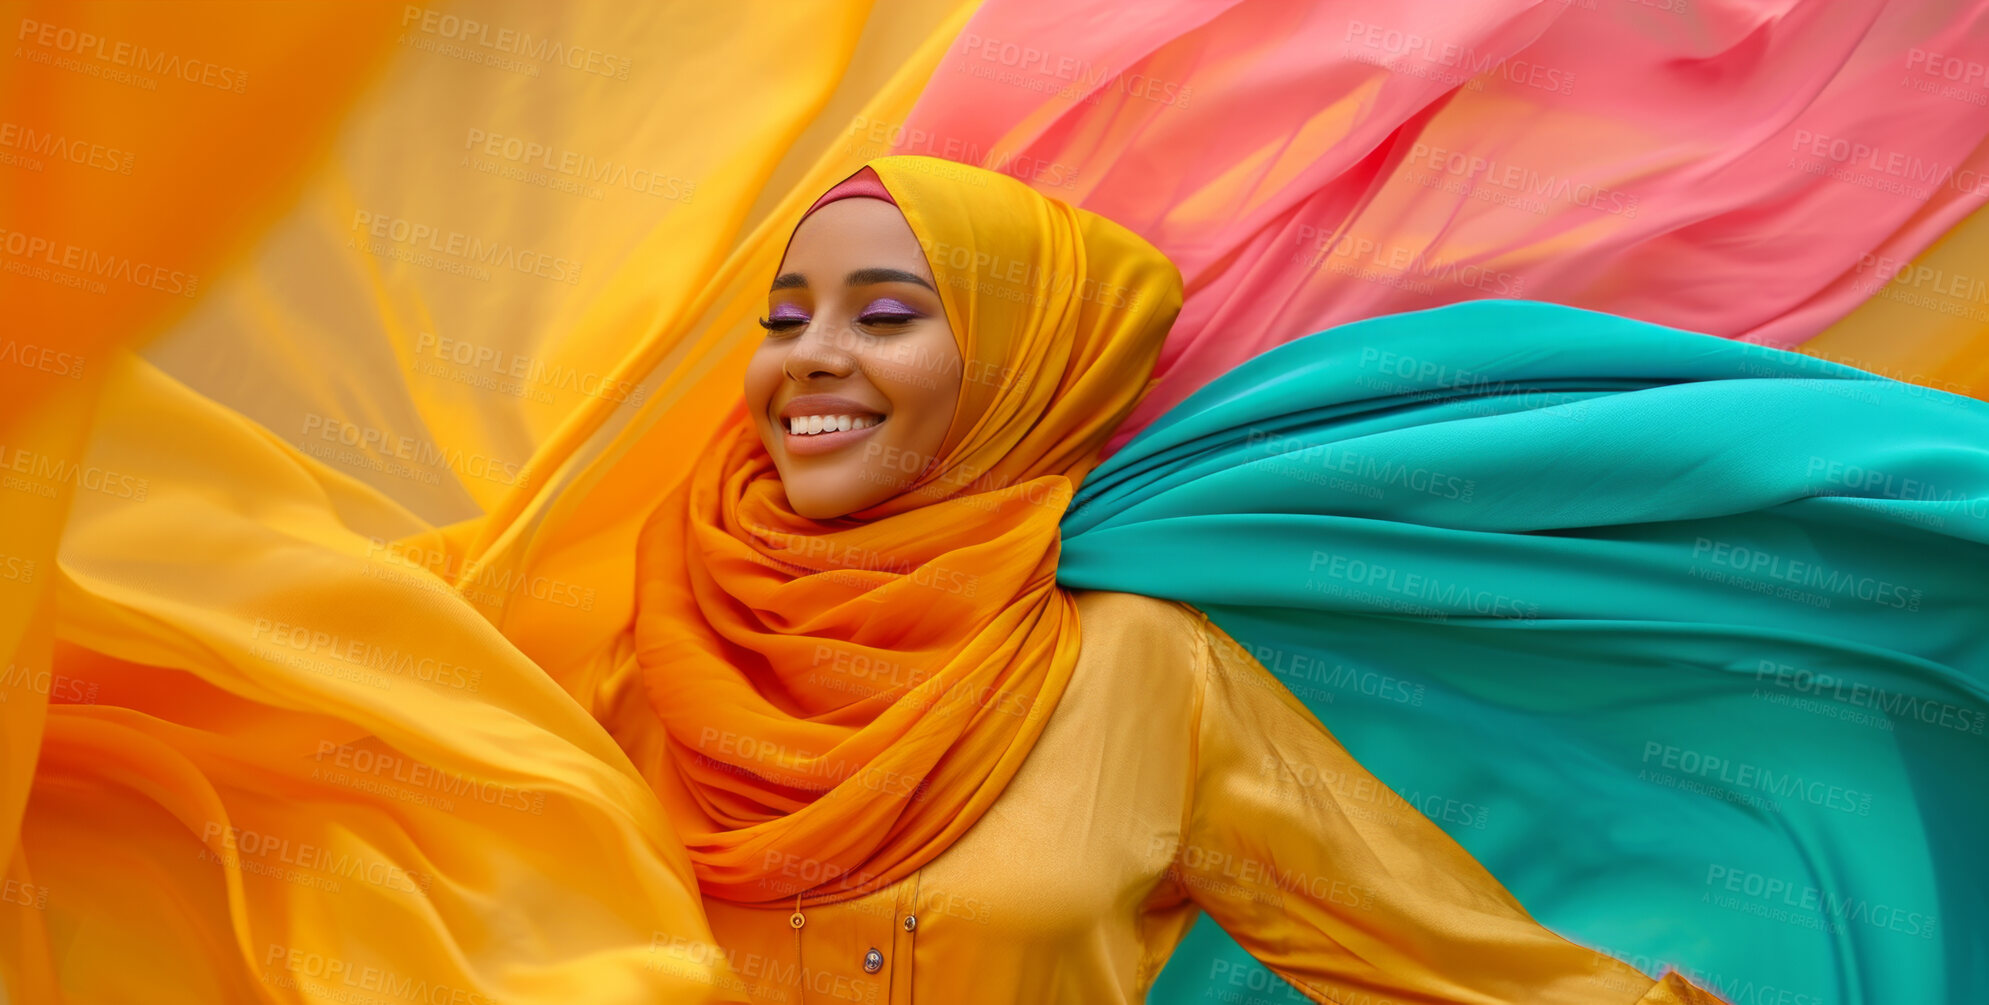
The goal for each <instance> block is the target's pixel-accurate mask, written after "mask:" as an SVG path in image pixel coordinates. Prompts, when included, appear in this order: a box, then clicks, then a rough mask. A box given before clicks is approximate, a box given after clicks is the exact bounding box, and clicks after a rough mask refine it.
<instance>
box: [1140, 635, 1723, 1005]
mask: <svg viewBox="0 0 1989 1005" xmlns="http://www.w3.org/2000/svg"><path fill="white" fill-rule="evenodd" d="M1197 616H1198V617H1199V612H1197ZM1201 621H1202V623H1203V626H1204V630H1203V632H1202V633H1201V645H1200V646H1199V649H1200V652H1199V653H1198V655H1197V660H1198V662H1199V664H1200V677H1201V681H1202V696H1201V707H1200V709H1199V713H1198V725H1197V727H1196V732H1197V735H1196V737H1195V744H1196V751H1197V761H1196V768H1195V778H1194V782H1193V786H1194V787H1193V791H1192V792H1191V793H1190V804H1189V807H1188V812H1187V820H1186V821H1185V824H1184V827H1183V840H1182V844H1181V847H1180V849H1179V850H1178V851H1177V853H1176V856H1175V862H1174V866H1173V874H1174V877H1175V879H1176V880H1178V881H1179V882H1180V883H1181V885H1182V886H1183V888H1184V889H1185V892H1186V894H1187V896H1188V897H1189V898H1190V899H1192V900H1194V901H1195V903H1196V904H1198V905H1199V906H1200V907H1201V908H1202V909H1203V910H1204V911H1206V912H1208V914H1209V916H1210V917H1212V918H1214V919H1215V920H1216V922H1217V923H1218V924H1220V925H1222V927H1223V928H1224V929H1226V930H1227V931H1228V932H1229V934H1230V935H1231V936H1232V937H1234V938H1235V939H1236V941H1237V942H1238V943H1239V944H1241V945H1242V946H1243V948H1245V949H1246V950H1248V951H1249V952H1250V953H1251V955H1253V956H1255V957H1256V958H1257V959H1258V960H1260V961H1262V962H1263V963H1264V965H1265V966H1267V967H1269V968H1271V969H1272V970H1273V971H1276V972H1277V973H1278V974H1279V975H1281V976H1283V977H1284V978H1285V979H1286V980H1288V981H1290V982H1291V983H1292V984H1293V985H1294V986H1296V987H1297V988H1298V989H1299V990H1300V991H1302V992H1304V993H1305V994H1307V995H1308V996H1309V997H1311V998H1313V999H1314V1000H1317V1001H1322V1002H1332V1003H1336V1005H1340V1003H1353V1002H1369V1001H1372V1002H1394V1003H1405V1005H1406V1003H1410V1002H1415V1003H1444V1005H1494V1003H1497V1005H1522V1003H1523V1005H1718V1003H1719V999H1718V998H1715V997H1714V996H1712V995H1711V994H1708V993H1707V992H1705V991H1703V990H1700V989H1699V988H1696V987H1694V986H1692V985H1691V984H1690V983H1689V982H1687V981H1685V980H1684V979H1682V978H1680V977H1679V976H1678V975H1677V974H1676V973H1673V974H1668V975H1666V978H1665V980H1663V981H1653V980H1652V979H1651V978H1650V977H1648V976H1646V975H1645V974H1643V973H1642V972H1640V971H1638V970H1637V969H1636V968H1634V967H1631V966H1630V965H1628V964H1626V963H1623V962H1620V961H1618V960H1616V959H1614V958H1612V957H1610V956H1607V955H1605V954H1602V953H1598V952H1595V951H1594V950H1590V949H1585V948H1583V947H1581V946H1578V945H1575V944H1574V943H1572V942H1569V941H1568V940H1566V939H1563V938H1561V937H1560V936H1558V935H1555V934H1554V933H1553V932H1551V931H1548V930H1547V929H1546V928H1544V927H1542V926H1541V925H1540V924H1539V923H1538V922H1536V921H1534V920H1533V919H1532V918H1531V917H1529V916H1528V915H1527V913H1526V911H1525V910H1524V909H1523V908H1522V907H1521V906H1520V905H1519V902H1518V901H1517V900H1515V899H1514V898H1513V896H1512V894H1510V893H1509V892H1507V891H1506V889H1505V887H1503V886H1502V885H1500V883H1499V881H1498V880H1496V879H1494V878H1493V877H1492V875H1491V874H1490V873H1489V872H1487V871H1486V870H1485V868H1484V867H1483V866H1481V865H1479V864H1478V861H1477V860H1476V859H1474V858H1473V857H1472V856H1471V854H1470V853H1469V852H1467V851H1465V850H1464V849H1463V847H1461V846H1460V845H1458V844H1457V842H1456V841H1454V840H1452V839H1451V838H1450V836H1449V835H1448V834H1445V833H1444V832H1443V830H1442V829H1441V828H1439V827H1438V826H1437V825H1436V824H1434V823H1432V822H1431V821H1430V820H1429V818H1428V817H1426V816H1424V815H1423V813H1422V812H1421V811H1420V810H1418V809H1417V808H1416V807H1415V806H1414V805H1412V804H1410V803H1408V802H1406V801H1404V800H1403V799H1401V798H1399V797H1398V796H1397V795H1396V794H1395V793H1394V792H1392V791H1391V790H1389V789H1388V788H1387V787H1386V786H1384V785H1382V784H1381V782H1380V781H1378V780H1377V779H1376V778H1375V777H1374V776H1373V775H1371V774H1369V773H1368V772H1367V771H1366V770H1365V769H1364V768H1362V767H1361V765H1360V764H1359V763H1358V762H1357V761H1355V760H1354V758H1353V756H1352V755H1350V754H1348V753H1347V751H1346V749H1345V748H1343V747H1341V746H1340V744H1339V742H1338V741H1336V740H1335V739H1334V738H1333V737H1332V735H1331V734H1330V733H1328V732H1327V731H1326V729H1325V727H1324V726H1322V725H1321V724H1320V723H1319V721H1318V720H1317V719H1316V718H1314V717H1313V715H1312V714H1311V713H1310V712H1309V711H1307V710H1306V708H1305V706H1304V705H1302V704H1300V703H1299V701H1298V699H1297V698H1295V697H1293V696H1292V695H1291V693H1290V692H1289V691H1288V690H1286V689H1285V687H1284V686H1283V685H1282V684H1280V683H1279V682H1278V681H1277V679H1276V678H1275V677H1273V676H1272V675H1271V673H1270V672H1269V671H1268V670H1266V669H1264V667H1263V665H1262V664H1260V663H1259V662H1258V661H1257V660H1255V659H1254V658H1252V657H1251V656H1250V655H1249V654H1248V653H1247V652H1245V651H1244V650H1243V649H1242V648H1241V647H1240V646H1238V645H1237V644H1236V643H1235V642H1234V641H1233V640H1231V639H1230V638H1229V636H1228V635H1226V634H1224V633H1223V632H1222V630H1221V629H1219V628H1217V627H1216V626H1215V625H1214V624H1212V623H1210V622H1208V621H1207V619H1206V618H1205V617H1202V618H1201Z"/></svg>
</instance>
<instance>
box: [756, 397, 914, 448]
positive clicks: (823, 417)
mask: <svg viewBox="0 0 1989 1005" xmlns="http://www.w3.org/2000/svg"><path fill="white" fill-rule="evenodd" d="M887 418H888V417H887V416H886V415H885V414H884V413H883V411H882V410H881V409H877V408H873V407H871V406H869V405H866V404H864V403H862V402H860V401H857V400H855V399H852V398H845V397H842V396H840V395H833V394H804V395H801V396H800V397H797V398H795V399H793V400H791V401H789V402H788V403H787V404H785V405H782V406H781V407H780V410H779V411H778V412H776V413H775V418H774V422H775V424H776V425H778V426H779V427H780V430H781V442H782V443H783V444H784V445H785V446H786V448H787V453H788V455H789V456H792V457H813V456H817V455H820V454H827V453H833V452H834V451H837V450H841V449H843V448H844V447H847V446H849V445H851V444H853V443H856V442H857V441H859V440H862V439H865V438H867V437H869V436H870V435H871V434H872V433H874V432H876V431H877V427H878V426H880V425H883V424H884V422H885V421H886V420H887ZM844 426H847V427H848V428H842V427H844Z"/></svg>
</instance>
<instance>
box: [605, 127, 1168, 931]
mask: <svg viewBox="0 0 1989 1005" xmlns="http://www.w3.org/2000/svg"><path fill="white" fill-rule="evenodd" d="M870 167H871V169H872V170H874V171H876V172H877V175H878V177H879V178H880V179H881V180H882V181H883V183H884V185H885V187H886V188H887V189H888V190H889V191H890V193H891V196H892V198H893V199H894V200H896V202H897V203H898V206H899V209H900V211H901V212H903V213H904V215H905V219H906V220H907V222H909V223H910V225H911V228H912V232H913V233H914V234H915V235H917V237H918V239H919V243H920V245H921V247H922V248H923V249H924V250H925V254H926V259H927V261H928V262H929V263H930V265H931V267H932V271H933V274H934V277H935V278H936V279H938V281H939V282H938V286H939V292H940V299H941V302H942V304H943V305H944V307H945V309H946V313H947V318H948V320H949V322H950V323H951V325H952V328H953V331H954V333H955V336H956V338H958V339H959V341H960V355H961V359H962V360H963V361H964V363H965V368H964V379H963V381H962V384H961V389H960V397H959V403H958V405H957V406H956V409H955V412H954V415H953V418H952V422H951V425H950V426H949V427H948V430H947V434H946V438H945V440H944V442H943V445H942V446H941V449H940V451H939V456H940V460H939V461H938V462H937V463H935V464H934V465H932V466H931V468H930V469H928V470H927V471H926V472H925V474H924V475H923V476H922V477H921V478H920V479H919V481H918V482H916V483H914V484H913V485H912V486H911V487H910V488H908V489H907V490H906V491H905V492H903V493H901V494H899V495H897V496H895V497H893V498H891V499H888V500H886V501H885V502H883V503H881V504H879V505H878V506H875V507H872V508H871V509H868V510H864V511H860V512H858V513H855V514H851V515H850V516H848V517H843V518H839V519H834V520H829V521H815V520H811V519H808V518H806V517H802V516H799V515H797V514H795V513H794V512H793V511H792V510H791V509H789V507H788V505H787V499H786V496H785V494H784V493H783V491H782V488H781V484H780V479H779V474H778V472H777V471H776V470H775V468H774V465H773V461H772V459H771V458H770V457H769V456H768V454H767V452H766V449H765V448H764V447H763V446H762V444H761V443H760V441H759V437H758V434H757V433H756V432H755V430H754V428H753V426H752V424H751V422H750V421H749V419H748V417H747V415H746V413H745V409H744V407H743V405H741V406H740V407H738V408H736V409H735V410H734V412H733V414H732V415H731V416H730V417H729V419H728V421H727V423H726V424H725V426H724V427H723V428H722V429H721V431H720V433H719V435H718V437H717V440H716V442H715V443H714V444H713V445H712V446H711V448H710V449H709V450H708V451H707V453H706V459H705V461H704V462H703V463H701V464H699V465H698V466H697V468H696V469H695V470H694V471H693V472H692V474H691V475H690V477H689V478H688V479H687V480H686V482H685V483H684V484H682V485H680V486H678V488H677V489H676V490H674V491H673V492H672V493H671V494H670V495H669V496H668V497H667V498H666V499H665V500H664V501H663V503H662V505H661V506H660V507H659V508H658V509H657V511H656V512H655V514H654V515H653V516H652V517H651V518H650V520H649V522H648V524H647V525H646V526H645V528H644V530H643V534H642V538H641V541H640V544H639V547H638V554H637V576H638V577H639V579H638V582H639V591H638V596H637V613H636V626H635V631H636V647H637V659H638V661H639V664H640V667H641V672H642V675H643V679H644V682H645V684H646V685H647V689H648V697H649V705H650V708H651V710H653V712H654V714H655V715H656V717H657V718H658V719H659V720H660V725H661V727H662V729H663V730H664V731H665V732H666V734H667V736H668V743H667V747H668V750H669V759H670V762H671V766H670V768H669V769H666V770H664V771H662V772H660V773H659V774H658V777H657V778H655V779H654V781H655V783H656V785H657V786H658V789H659V795H660V796H661V797H662V799H663V802H664V805H665V807H666V809H667V810H668V811H669V813H670V815H671V818H672V820H673V821H674V822H675V823H676V826H677V830H678V833H679V835H680V836H681V837H682V838H683V840H684V842H685V844H686V846H687V847H688V848H689V850H690V855H691V860H692V863H693V865H694V867H695V868H696V871H697V876H698V880H699V883H700V885H701V887H702V889H703V891H704V893H705V894H706V895H707V896H715V897H721V898H724V899H727V900H732V901H738V902H744V903H762V902H772V901H783V900H791V899H793V898H795V897H796V896H797V895H800V896H802V897H803V898H804V899H807V900H810V901H811V902H816V903H820V902H825V901H832V900H839V899H844V898H847V897H852V896H856V895H859V894H862V893H865V892H868V891H871V890H874V889H877V888H879V887H881V886H884V885H887V884H889V883H892V882H895V881H896V880H898V879H900V878H902V877H904V876H906V875H909V874H910V873H911V872H912V871H913V870H916V869H917V868H918V867H919V866H921V865H923V864H925V863H926V862H928V861H931V860H932V859H933V858H934V857H936V856H937V855H938V854H939V853H940V852H942V851H944V850H945V849H946V847H947V846H948V845H949V844H951V843H952V842H953V840H954V839H956V838H957V837H959V836H960V835H961V834H962V833H964V832H965V831H966V830H967V829H968V828H969V827H971V826H973V824H974V822H975V821H976V820H978V819H979V818H980V816H981V814H983V813H984V812H986V811H987V809H988V807H989V806H990V805H991V804H992V803H993V802H994V800H995V799H996V797H998V796H999V795H1000V794H1001V792H1002V789H1003V787H1004V786H1005V785H1006V784H1007V782H1008V780H1009V778H1010V777H1012V776H1013V775H1014V773H1015V771H1016V769H1017V768H1019V767H1020V766H1021V764H1022V760H1023V758H1025V757H1026V756H1027V755H1028V753H1029V750H1030V748H1031V746H1032V745H1033V744H1034V743H1035V741H1036V738H1037V736H1038V735H1039V734H1040V733H1041V732H1042V729H1043V725H1044V723H1045V722H1046V721H1047V719H1048V717H1049V714H1050V712H1051V711H1052V710H1053V709H1054V708H1055V707H1056V703H1057V700H1058V698H1059V697H1060V696H1061V695H1062V694H1063V691H1064V687H1065V685H1066V684H1067V683H1068V681H1069V679H1070V675H1071V671H1072V668H1073V667H1074V666H1075V665H1076V662H1077V652H1078V624H1077V615H1076V611H1075V608H1074V607H1073V606H1072V603H1071V600H1070V598H1069V596H1068V595H1067V594H1066V593H1064V591H1062V590H1060V589H1059V588H1058V587H1057V586H1056V569H1057V555H1058V546H1059V537H1058V530H1057V527H1058V522H1059V520H1060V519H1061V518H1062V516H1063V513H1064V508H1065V506H1066V505H1067V504H1068V502H1069V500H1070V498H1071V495H1072V493H1073V492H1074V491H1075V490H1076V488H1077V487H1078V485H1079V483H1080V482H1082V480H1083V478H1084V476H1085V474H1086V473H1088V472H1089V471H1090V470H1091V468H1092V467H1093V466H1094V465H1095V464H1096V463H1097V461H1098V450H1099V448H1100V447H1101V446H1102V445H1103V444H1104V442H1105V440H1106V438H1107V437H1108V436H1110V435H1111V433H1112V432H1113V430H1114V429H1115V428H1117V426H1118V424H1119V422H1120V421H1121V420H1122V419H1124V418H1125V416H1126V415H1127V414H1129V413H1130V412H1131V411H1132V409H1133V407H1134V406H1135V405H1136V404H1138V402H1139V400H1140V399H1141V398H1142V397H1144V395H1145V393H1146V391H1147V390H1148V388H1149V386H1150V385H1149V383H1148V380H1147V378H1148V375H1149V374H1150V373H1151V371H1152V369H1153V365H1154V362H1155V360H1156V358H1157V356H1158V354H1159V351H1160V346H1161V340H1162V338H1163V337H1164V336H1165V335H1166V333H1167V330H1168V327H1169V326H1170V325H1171V324H1172V323H1173V321H1174V317H1175V315H1176V313H1177V312H1178V311H1179V310H1180V305H1181V279H1180V274H1179V273H1178V272H1177V271H1176V270H1175V268H1174V266H1173V265H1172V264H1171V263H1170V262H1169V261H1168V260H1167V258H1166V257H1165V256H1163V255H1162V254H1161V253H1160V252H1159V251H1157V250H1155V249H1154V248H1153V247H1152V246H1151V245H1149V244H1148V243H1147V242H1145V241H1144V240H1142V239H1140V238H1139V237H1137V236H1135V235H1134V234H1132V233H1131V232H1130V231H1127V230H1126V229H1124V228H1123V227H1120V226H1118V225H1117V224H1114V223H1112V222H1110V221H1108V220H1105V219H1103V218H1102V217H1099V216H1096V215H1095V214H1092V213H1089V212H1086V211H1084V210H1081V209H1077V208H1074V207H1071V206H1068V205H1065V204H1064V203H1061V202H1058V201H1055V200H1052V199H1049V198H1047V197H1044V196H1042V195H1039V194H1037V193H1036V192H1035V191H1033V190H1031V189H1030V188H1028V187H1027V186H1026V185H1024V184H1022V183H1021V182H1018V181H1016V180H1014V179H1012V178H1009V177H1007V176H1005V175H1000V174H996V173H994V172H990V171H985V170H981V169H979V168H973V167H968V166H965V165H960V164H954V163H950V162H946V161H940V160H935V159H932V158H927V157H886V158H882V159H879V160H876V161H873V162H872V163H871V164H870Z"/></svg>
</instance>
